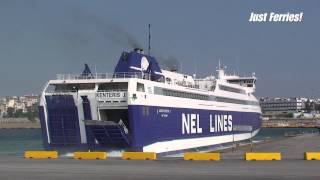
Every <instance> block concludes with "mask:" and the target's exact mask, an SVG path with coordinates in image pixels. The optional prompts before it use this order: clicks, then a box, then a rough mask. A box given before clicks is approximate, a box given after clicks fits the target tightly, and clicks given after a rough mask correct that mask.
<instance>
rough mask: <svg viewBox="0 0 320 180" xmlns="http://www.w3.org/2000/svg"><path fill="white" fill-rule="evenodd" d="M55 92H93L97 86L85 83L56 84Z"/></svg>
mask: <svg viewBox="0 0 320 180" xmlns="http://www.w3.org/2000/svg"><path fill="white" fill-rule="evenodd" d="M53 86H54V89H55V90H54V91H55V92H63V91H78V90H93V89H94V88H95V84H93V83H83V84H55V85H53Z"/></svg>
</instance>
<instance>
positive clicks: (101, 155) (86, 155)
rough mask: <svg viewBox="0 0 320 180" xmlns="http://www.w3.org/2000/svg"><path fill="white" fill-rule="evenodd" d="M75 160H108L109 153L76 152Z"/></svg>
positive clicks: (74, 154)
mask: <svg viewBox="0 0 320 180" xmlns="http://www.w3.org/2000/svg"><path fill="white" fill-rule="evenodd" d="M73 158H74V159H99V160H105V159H107V153H106V152H74V153H73Z"/></svg>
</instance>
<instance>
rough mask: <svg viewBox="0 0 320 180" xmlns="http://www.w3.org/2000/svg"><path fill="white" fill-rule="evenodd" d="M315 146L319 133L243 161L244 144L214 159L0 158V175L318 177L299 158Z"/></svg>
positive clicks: (38, 178) (318, 168) (61, 178)
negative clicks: (272, 154)
mask: <svg viewBox="0 0 320 180" xmlns="http://www.w3.org/2000/svg"><path fill="white" fill-rule="evenodd" d="M319 145H320V135H316V134H312V135H304V136H299V137H294V138H288V139H284V140H281V141H274V142H269V143H265V144H259V145H256V146H254V150H255V151H278V150H280V151H281V152H282V153H286V154H283V155H284V159H283V160H281V161H250V162H246V161H244V160H243V154H242V153H243V152H245V151H247V150H248V149H246V148H243V149H240V150H238V151H236V152H231V151H230V152H226V153H223V154H222V160H221V161H219V162H216V161H209V162H203V161H202V162H200V161H184V160H182V158H161V159H159V160H157V161H134V160H129V161H128V160H121V159H119V158H118V159H117V158H113V159H108V160H74V159H70V158H59V159H56V160H47V159H46V160H36V159H24V158H23V157H9V156H0V179H1V180H6V179H10V180H15V179H24V180H29V179H30V180H31V179H32V180H43V179H49V180H50V179H54V180H65V179H77V180H82V179H86V180H87V179H90V180H94V179H124V180H126V179H130V180H132V179H170V180H175V179H184V180H185V179H226V180H230V179H231V180H232V179H237V180H239V179H249V180H250V179H261V180H264V179H288V180H289V179H290V180H291V179H297V180H298V179H299V180H300V179H320V161H306V160H303V152H304V151H308V150H312V151H315V150H318V151H320V146H319ZM249 149H250V148H249Z"/></svg>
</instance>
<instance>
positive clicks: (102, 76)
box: [56, 72, 151, 80]
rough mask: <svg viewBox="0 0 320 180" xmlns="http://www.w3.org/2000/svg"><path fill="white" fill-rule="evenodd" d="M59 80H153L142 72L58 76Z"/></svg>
mask: <svg viewBox="0 0 320 180" xmlns="http://www.w3.org/2000/svg"><path fill="white" fill-rule="evenodd" d="M56 78H57V79H58V80H89V79H121V78H122V79H125V78H138V79H147V80H150V79H151V75H150V74H148V73H142V72H123V73H121V72H119V73H99V74H57V77H56Z"/></svg>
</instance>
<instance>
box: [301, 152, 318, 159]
mask: <svg viewBox="0 0 320 180" xmlns="http://www.w3.org/2000/svg"><path fill="white" fill-rule="evenodd" d="M304 157H305V160H320V152H305V155H304Z"/></svg>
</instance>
